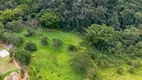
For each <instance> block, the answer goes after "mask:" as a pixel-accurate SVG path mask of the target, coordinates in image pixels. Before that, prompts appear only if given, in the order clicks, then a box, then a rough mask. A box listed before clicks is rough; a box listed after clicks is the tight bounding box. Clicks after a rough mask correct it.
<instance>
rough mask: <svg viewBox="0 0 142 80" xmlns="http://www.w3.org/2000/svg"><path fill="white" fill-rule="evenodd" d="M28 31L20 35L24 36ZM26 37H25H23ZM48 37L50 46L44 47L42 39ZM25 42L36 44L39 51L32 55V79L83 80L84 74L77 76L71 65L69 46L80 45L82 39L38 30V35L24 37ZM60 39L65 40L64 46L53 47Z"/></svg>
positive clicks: (30, 67) (29, 67)
mask: <svg viewBox="0 0 142 80" xmlns="http://www.w3.org/2000/svg"><path fill="white" fill-rule="evenodd" d="M25 32H26V30H23V31H22V32H21V33H20V34H19V35H21V36H23V35H24V33H25ZM23 37H24V36H23ZM42 37H48V39H49V45H48V46H43V45H42V44H41V38H42ZM24 38H25V42H29V41H32V42H34V43H36V45H37V48H38V51H36V52H33V53H32V56H33V57H32V61H31V63H30V64H29V66H28V69H29V73H30V77H31V79H32V80H34V79H37V78H38V80H82V79H83V77H82V76H83V74H77V73H75V72H74V71H73V70H72V69H71V66H70V65H69V61H70V53H69V51H68V44H74V45H76V46H77V45H79V43H80V42H81V41H82V40H81V38H80V37H79V36H77V35H75V34H73V33H68V32H62V31H58V30H56V31H54V32H48V31H42V29H40V30H37V32H36V35H35V36H32V37H27V38H26V37H24ZM53 38H58V39H61V40H63V42H64V44H63V46H62V47H60V48H54V47H53V46H52V39H53ZM23 46H24V45H23ZM23 46H21V48H23Z"/></svg>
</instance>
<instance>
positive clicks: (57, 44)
mask: <svg viewBox="0 0 142 80" xmlns="http://www.w3.org/2000/svg"><path fill="white" fill-rule="evenodd" d="M52 41H53V46H54V47H60V46H62V44H63V41H62V40H60V39H57V38H53V39H52Z"/></svg>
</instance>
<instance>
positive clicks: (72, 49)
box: [68, 44, 77, 51]
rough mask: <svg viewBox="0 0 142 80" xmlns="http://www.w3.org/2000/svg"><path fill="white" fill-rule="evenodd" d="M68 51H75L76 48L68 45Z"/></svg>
mask: <svg viewBox="0 0 142 80" xmlns="http://www.w3.org/2000/svg"><path fill="white" fill-rule="evenodd" d="M68 49H69V50H70V51H77V48H76V46H74V45H72V44H69V47H68Z"/></svg>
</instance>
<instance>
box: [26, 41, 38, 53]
mask: <svg viewBox="0 0 142 80" xmlns="http://www.w3.org/2000/svg"><path fill="white" fill-rule="evenodd" d="M25 50H28V51H37V46H36V44H34V43H32V42H28V43H26V44H25Z"/></svg>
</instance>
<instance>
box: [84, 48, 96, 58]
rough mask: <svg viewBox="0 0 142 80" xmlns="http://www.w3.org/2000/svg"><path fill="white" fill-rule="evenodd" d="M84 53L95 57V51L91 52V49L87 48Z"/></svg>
mask: <svg viewBox="0 0 142 80" xmlns="http://www.w3.org/2000/svg"><path fill="white" fill-rule="evenodd" d="M86 53H87V54H88V55H89V56H90V57H91V58H92V59H95V53H94V52H93V50H92V49H89V50H87V51H86Z"/></svg>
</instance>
